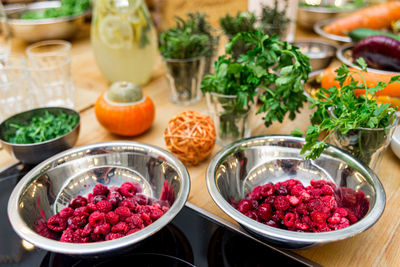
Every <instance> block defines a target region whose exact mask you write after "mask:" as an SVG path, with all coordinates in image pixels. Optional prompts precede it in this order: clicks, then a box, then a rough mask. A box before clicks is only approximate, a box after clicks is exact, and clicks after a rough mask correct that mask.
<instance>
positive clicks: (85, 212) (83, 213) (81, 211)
mask: <svg viewBox="0 0 400 267" xmlns="http://www.w3.org/2000/svg"><path fill="white" fill-rule="evenodd" d="M88 216H89V209H88V208H87V207H79V208H77V209H75V211H74V217H85V218H87V217H88Z"/></svg>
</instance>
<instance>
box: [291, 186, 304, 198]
mask: <svg viewBox="0 0 400 267" xmlns="http://www.w3.org/2000/svg"><path fill="white" fill-rule="evenodd" d="M303 192H305V189H304V186H303V185H301V184H297V185H294V186H293V187H292V189H290V194H291V195H292V196H296V197H299V196H300V195H301V193H303Z"/></svg>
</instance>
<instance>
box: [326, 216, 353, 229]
mask: <svg viewBox="0 0 400 267" xmlns="http://www.w3.org/2000/svg"><path fill="white" fill-rule="evenodd" d="M348 226H350V222H349V220H347V219H346V218H342V219H340V222H339V223H338V224H330V225H329V227H331V229H334V230H339V229H343V228H346V227H348Z"/></svg>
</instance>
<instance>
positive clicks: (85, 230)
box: [81, 223, 93, 237]
mask: <svg viewBox="0 0 400 267" xmlns="http://www.w3.org/2000/svg"><path fill="white" fill-rule="evenodd" d="M92 232H93V228H92V226H91V225H90V224H89V223H88V224H86V225H85V227H83V230H82V233H81V236H82V237H87V236H89V235H90V234H91V233H92Z"/></svg>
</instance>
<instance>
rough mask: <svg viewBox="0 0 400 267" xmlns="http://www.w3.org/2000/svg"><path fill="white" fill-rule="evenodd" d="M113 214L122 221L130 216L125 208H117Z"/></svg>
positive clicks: (129, 212)
mask: <svg viewBox="0 0 400 267" xmlns="http://www.w3.org/2000/svg"><path fill="white" fill-rule="evenodd" d="M115 213H116V214H118V215H119V217H120V219H121V220H124V219H125V218H127V217H129V216H131V214H132V213H131V211H130V210H129V209H128V208H127V207H118V208H116V209H115Z"/></svg>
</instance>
